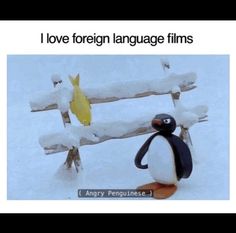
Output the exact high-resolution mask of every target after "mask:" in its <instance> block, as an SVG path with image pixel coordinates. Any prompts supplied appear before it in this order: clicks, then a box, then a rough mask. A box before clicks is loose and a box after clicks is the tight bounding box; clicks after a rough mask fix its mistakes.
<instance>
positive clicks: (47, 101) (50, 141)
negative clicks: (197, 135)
mask: <svg viewBox="0 0 236 233" xmlns="http://www.w3.org/2000/svg"><path fill="white" fill-rule="evenodd" d="M196 78H197V77H196V74H195V73H186V74H182V75H174V74H172V75H170V76H168V77H166V78H163V79H161V80H159V81H158V80H156V79H153V80H134V81H127V82H124V83H112V84H110V85H106V86H101V87H97V86H96V88H92V87H90V88H85V89H83V92H84V93H85V95H86V96H87V97H88V99H89V102H90V103H91V104H99V103H105V102H112V101H118V100H121V99H130V98H140V97H145V96H150V95H163V94H171V96H172V100H173V103H174V106H175V109H174V111H173V112H172V113H171V114H172V115H173V116H174V118H175V119H176V122H177V125H178V126H180V128H181V132H180V137H181V138H182V139H183V140H184V141H185V142H186V143H187V144H188V145H189V146H190V149H191V148H192V141H191V138H190V135H189V131H188V129H189V128H190V127H191V126H192V125H193V124H195V123H197V122H202V121H206V117H207V115H206V113H207V111H208V109H207V106H204V105H199V106H196V107H194V108H191V109H188V108H185V107H184V106H183V105H182V103H181V101H180V94H181V92H184V91H189V90H192V89H194V88H196V86H195V85H194V84H195V81H196ZM52 81H53V84H54V87H55V89H54V90H53V91H52V92H50V93H44V94H41V95H38V96H35V97H34V98H33V99H32V100H31V101H30V106H31V111H32V112H37V111H47V110H52V109H59V110H60V112H61V116H62V120H63V123H64V126H65V129H64V130H63V131H62V132H59V133H53V134H49V135H44V136H41V137H40V138H39V143H40V145H41V146H42V147H43V148H44V152H45V154H52V153H58V152H63V151H67V150H69V152H68V155H67V159H66V162H65V163H66V165H67V167H68V168H70V167H71V166H72V163H73V162H74V165H75V168H76V170H77V172H78V171H79V168H80V164H81V160H80V154H79V149H78V148H79V147H80V146H83V145H92V144H97V143H101V142H104V141H106V140H110V139H121V138H128V137H134V136H138V135H143V134H148V133H151V132H154V130H153V129H152V127H151V124H150V123H151V120H152V118H153V117H154V116H153V115H152V116H150V115H147V116H146V117H142V118H141V119H135V124H132V122H133V121H132V122H128V121H119V122H116V124H119V127H116V130H110V129H111V128H112V127H111V124H114V123H96V122H93V123H92V124H91V125H90V126H80V127H76V126H72V125H71V121H70V117H69V112H68V110H69V104H70V101H72V96H73V95H72V91H71V90H69V89H67V88H65V87H63V86H62V85H61V84H62V80H61V79H60V77H58V76H53V77H52ZM108 129H109V130H108Z"/></svg>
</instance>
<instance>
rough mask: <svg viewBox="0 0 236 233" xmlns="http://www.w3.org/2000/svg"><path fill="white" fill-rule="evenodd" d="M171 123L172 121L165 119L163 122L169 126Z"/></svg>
mask: <svg viewBox="0 0 236 233" xmlns="http://www.w3.org/2000/svg"><path fill="white" fill-rule="evenodd" d="M170 121H171V120H170V119H164V120H163V122H164V123H165V124H169V123H170Z"/></svg>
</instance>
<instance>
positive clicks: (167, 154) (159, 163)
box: [147, 135, 177, 184]
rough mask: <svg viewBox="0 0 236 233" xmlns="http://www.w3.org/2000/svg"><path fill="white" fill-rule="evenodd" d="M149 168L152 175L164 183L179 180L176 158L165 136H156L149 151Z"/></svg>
mask: <svg viewBox="0 0 236 233" xmlns="http://www.w3.org/2000/svg"><path fill="white" fill-rule="evenodd" d="M147 162H148V169H149V171H150V173H151V176H152V177H153V178H154V179H155V180H156V181H157V182H159V183H162V184H175V183H176V182H177V176H176V169H175V159H174V153H173V150H172V148H171V146H170V144H169V142H168V141H167V140H166V139H165V138H164V137H163V136H160V135H159V136H156V137H155V138H154V139H153V140H152V142H151V144H150V146H149V149H148V153H147Z"/></svg>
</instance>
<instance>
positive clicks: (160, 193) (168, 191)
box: [153, 185, 177, 199]
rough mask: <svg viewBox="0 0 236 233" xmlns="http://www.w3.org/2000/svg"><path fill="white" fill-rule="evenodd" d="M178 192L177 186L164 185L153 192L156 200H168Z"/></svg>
mask: <svg viewBox="0 0 236 233" xmlns="http://www.w3.org/2000/svg"><path fill="white" fill-rule="evenodd" d="M176 190H177V186H176V185H163V186H162V187H161V188H159V189H156V190H154V191H153V197H154V198H156V199H166V198H168V197H170V196H171V195H173V194H174V193H175V192H176Z"/></svg>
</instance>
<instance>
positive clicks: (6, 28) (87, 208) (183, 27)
mask: <svg viewBox="0 0 236 233" xmlns="http://www.w3.org/2000/svg"><path fill="white" fill-rule="evenodd" d="M235 24H236V22H221V21H215V22H209V21H207V22H203V21H201V22H192V21H189V22H174V21H172V22H170V21H168V22H164V21H162V22H154V21H150V22H142V21H137V22H131V21H128V22H125V21H122V22H114V21H111V22H98V21H97V22H91V21H90V22H76V21H72V22H63V21H61V22H60V21H58V22H53V21H49V22H47V21H44V22H35V21H31V22H21V21H18V22H16V21H15V22H0V29H1V34H0V67H1V69H0V77H1V82H2V84H1V86H0V88H1V91H0V93H1V98H0V108H1V109H2V110H3V113H2V114H1V127H0V128H1V131H0V137H1V141H0V143H1V147H0V149H1V151H0V155H1V157H0V206H1V208H0V211H1V212H236V205H235V204H236V203H235V202H236V187H235V186H236V184H235V175H236V172H235V166H236V161H235V158H234V156H233V155H234V150H235V149H234V148H233V143H230V200H229V201H173V200H172V201H167V200H165V201H156V202H155V201H140V200H138V201H101V200H99V201H79V200H78V201H77V200H76V201H7V193H6V190H7V187H6V181H7V140H6V138H7V137H6V135H7V109H6V108H7V107H6V106H7V97H6V96H7V64H6V62H7V55H8V54H229V55H230V100H231V101H230V119H232V120H230V138H231V141H232V140H233V132H234V131H235V130H234V128H235V123H234V121H233V119H235V116H234V114H235V112H234V107H233V103H232V102H233V101H232V100H233V99H234V98H235V96H233V95H235V92H234V90H233V89H232V88H233V87H234V86H236V85H235V81H234V79H233V77H234V74H235V68H234V66H233V64H234V63H236V61H235V60H236V49H235V45H234V43H235V41H236V35H235V34H234V28H235V26H236V25H235ZM41 32H44V33H47V32H49V33H51V34H58V35H70V34H72V33H73V32H77V34H93V33H94V32H96V33H97V34H99V33H101V34H112V33H113V32H116V33H117V34H123V35H124V34H130V35H131V34H135V35H136V34H141V35H144V34H149V35H155V34H157V35H159V34H164V35H166V34H167V33H168V32H176V33H178V34H187V35H189V34H191V35H193V37H194V43H193V44H182V45H181V44H160V45H157V46H156V47H152V46H149V45H138V46H135V47H131V46H129V45H122V46H114V45H112V44H110V45H105V46H101V47H97V46H96V45H84V46H81V45H76V44H66V45H55V44H54V45H46V44H43V45H42V44H40V33H41Z"/></svg>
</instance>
